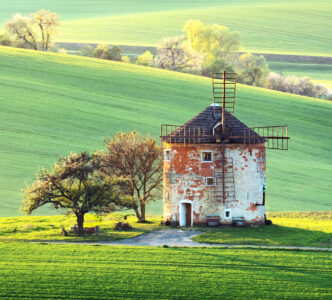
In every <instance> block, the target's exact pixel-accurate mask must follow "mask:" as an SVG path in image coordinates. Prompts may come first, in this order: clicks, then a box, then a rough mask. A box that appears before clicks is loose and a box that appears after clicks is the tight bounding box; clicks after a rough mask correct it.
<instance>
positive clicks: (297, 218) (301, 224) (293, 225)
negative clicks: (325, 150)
mask: <svg viewBox="0 0 332 300" xmlns="http://www.w3.org/2000/svg"><path fill="white" fill-rule="evenodd" d="M268 218H270V219H271V220H272V221H273V225H271V226H261V227H246V228H234V227H218V228H211V227H203V226H202V227H193V229H194V230H200V231H203V232H204V233H203V234H201V235H199V236H197V237H195V238H194V239H195V240H196V241H197V242H202V243H222V244H237V245H248V244H249V245H274V246H311V247H332V226H331V224H332V212H317V213H270V214H268ZM149 220H150V221H151V223H146V224H140V223H137V219H136V217H134V216H129V217H128V222H129V223H130V224H131V225H132V227H133V229H132V230H129V231H115V230H114V225H115V224H116V223H117V222H119V221H123V214H111V215H108V216H106V217H103V218H101V219H98V218H97V217H96V216H95V215H86V222H85V226H86V227H92V226H95V225H99V226H100V235H98V236H96V235H87V236H85V237H77V236H73V235H72V234H70V235H69V236H67V237H63V236H62V235H61V228H62V226H64V227H65V228H66V229H67V230H69V227H70V226H72V225H74V224H76V220H75V217H73V216H70V217H68V216H45V217H37V216H28V217H9V218H0V241H64V242H66V241H67V242H82V241H84V242H98V241H112V240H117V239H123V238H130V237H134V236H136V235H139V234H142V233H144V232H147V231H151V230H156V229H170V228H173V227H167V226H160V221H161V217H156V216H150V218H149ZM188 229H189V228H188Z"/></svg>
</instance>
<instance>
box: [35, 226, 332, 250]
mask: <svg viewBox="0 0 332 300" xmlns="http://www.w3.org/2000/svg"><path fill="white" fill-rule="evenodd" d="M201 233H203V232H201V231H194V230H182V229H165V230H154V231H150V232H147V233H143V234H141V235H138V236H136V237H133V238H128V239H123V240H118V241H111V242H62V241H45V243H52V244H53V243H54V244H81V245H96V244H97V245H108V246H152V247H156V246H164V245H167V246H170V247H171V246H179V247H181V246H186V247H224V248H254V249H290V250H314V251H315V250H316V251H320V250H324V251H332V248H320V247H298V246H259V245H233V244H207V243H197V242H194V241H193V240H192V239H191V238H192V237H194V236H196V235H198V234H201ZM33 243H40V242H33Z"/></svg>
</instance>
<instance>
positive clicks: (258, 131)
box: [160, 72, 289, 224]
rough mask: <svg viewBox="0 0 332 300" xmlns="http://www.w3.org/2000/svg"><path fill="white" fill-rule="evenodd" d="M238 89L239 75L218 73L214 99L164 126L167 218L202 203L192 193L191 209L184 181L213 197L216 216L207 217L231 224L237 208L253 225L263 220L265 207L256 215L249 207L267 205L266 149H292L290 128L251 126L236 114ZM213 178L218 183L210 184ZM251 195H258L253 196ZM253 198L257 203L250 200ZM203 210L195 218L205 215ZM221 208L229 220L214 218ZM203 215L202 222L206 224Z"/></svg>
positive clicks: (215, 79)
mask: <svg viewBox="0 0 332 300" xmlns="http://www.w3.org/2000/svg"><path fill="white" fill-rule="evenodd" d="M235 93H236V74H235V73H228V72H222V73H213V74H212V95H213V103H212V104H211V105H210V106H208V107H207V108H206V109H205V110H203V111H202V112H201V113H199V114H198V115H196V116H195V117H194V118H192V119H191V120H189V121H188V122H186V123H185V124H184V125H182V126H176V125H169V124H162V125H161V134H160V138H161V142H162V145H163V149H164V151H165V156H164V161H165V164H164V179H165V180H164V203H167V202H169V204H167V205H168V206H167V205H166V204H165V206H164V216H165V218H168V217H167V216H169V215H172V216H174V215H175V214H176V210H175V208H176V205H178V208H177V210H179V209H180V211H182V212H183V213H182V215H183V214H187V215H189V214H190V209H189V208H188V207H189V205H192V207H195V205H198V204H197V202H199V200H195V199H196V198H195V197H196V196H186V197H187V198H188V199H189V200H188V201H189V202H185V205H186V208H183V207H182V206H183V203H182V202H181V201H182V200H181V199H182V198H181V197H183V194H184V192H183V191H182V192H180V191H181V189H182V185H183V184H184V185H186V193H192V194H193V195H196V194H197V190H201V193H200V195H208V196H207V197H208V199H211V198H212V199H213V201H212V202H211V201H210V200H206V201H210V202H209V203H210V204H209V205H207V207H210V208H211V207H214V209H215V212H214V214H212V215H211V212H208V211H207V212H205V213H204V214H205V215H204V218H205V219H204V218H203V217H202V218H203V219H202V220H205V221H206V220H208V219H209V220H210V221H211V220H214V221H215V222H219V221H217V219H218V218H219V219H218V220H221V221H220V222H222V223H227V222H229V219H228V218H229V216H227V214H229V213H230V209H231V208H235V207H237V209H236V211H237V213H239V212H240V211H242V212H243V213H242V214H243V216H241V217H239V218H243V219H244V220H246V222H249V223H250V222H251V223H253V222H256V221H253V220H259V222H263V221H262V220H263V217H264V216H265V208H264V209H260V210H259V213H257V215H256V217H255V218H253V219H250V218H251V215H250V214H249V213H247V211H250V210H252V211H253V212H254V211H256V209H257V207H264V205H265V149H266V148H267V149H274V150H288V140H289V136H288V126H287V125H278V126H259V127H252V128H250V127H248V126H246V125H245V124H244V123H242V122H241V121H240V120H239V119H237V118H236V117H235V116H234V110H235ZM253 152H255V154H253ZM241 153H245V154H241ZM172 157H173V158H172ZM249 165H250V166H249ZM206 168H207V169H206ZM246 168H247V170H246ZM188 172H189V173H188ZM188 174H191V175H190V176H189V175H188ZM207 174H208V175H207ZM209 174H210V175H209ZM188 176H189V177H188ZM209 176H210V177H209ZM204 180H205V181H204ZM198 182H201V183H200V184H198ZM204 182H206V184H204ZM208 182H210V183H212V186H210V187H209V185H210V184H208ZM189 183H190V184H189ZM191 189H193V190H192V191H191ZM190 191H191V192H190ZM250 194H252V195H253V196H251V197H249V196H248V195H250ZM165 195H168V196H165ZM169 195H173V196H169ZM191 198H192V199H194V202H192V203H191V202H190V201H191ZM252 198H255V199H256V200H255V202H252V200H250V199H252ZM183 201H184V200H183ZM195 201H196V202H195ZM248 201H249V202H250V201H251V202H250V203H249V204H250V206H249V207H246V205H247V204H248V203H247V202H248ZM181 205H182V206H181ZM199 205H200V207H204V205H203V206H202V205H201V204H199ZM218 205H219V206H218ZM165 207H166V208H165ZM179 207H180V208H179ZM181 207H182V208H181ZM181 209H182V210H181ZM191 209H192V210H193V209H194V208H191ZM172 210H174V211H173V212H172ZM165 211H170V212H169V213H165ZM184 211H186V212H187V213H185V212H184ZM202 211H204V209H203V208H202ZM202 211H200V212H196V213H195V216H197V215H201V214H203V213H202ZM220 211H224V212H225V216H224V218H222V216H220V215H219V216H218V218H217V217H216V218H215V219H213V218H214V217H215V216H216V215H215V214H217V215H218V212H220ZM197 218H198V219H197V220H196V221H195V222H196V223H200V222H202V220H201V219H200V217H197ZM211 218H212V219H211ZM191 222H192V221H191ZM257 222H258V221H257ZM180 223H181V222H180ZM185 223H186V224H187V223H190V222H189V221H188V220H187V222H185ZM182 224H184V223H183V222H182Z"/></svg>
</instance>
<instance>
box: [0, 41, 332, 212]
mask: <svg viewBox="0 0 332 300" xmlns="http://www.w3.org/2000/svg"><path fill="white" fill-rule="evenodd" d="M0 87H1V94H0V216H14V215H18V214H19V211H18V209H19V207H20V205H21V198H22V194H21V189H22V188H24V187H25V182H27V183H32V181H33V178H34V175H35V173H36V172H37V171H38V169H39V168H40V167H50V166H52V164H53V162H54V161H55V160H57V159H58V157H59V156H60V155H66V154H68V153H70V152H71V151H80V150H89V151H95V150H98V149H101V148H102V146H103V138H104V137H107V136H111V135H112V134H115V133H117V132H118V131H121V130H122V131H129V130H134V129H135V130H138V131H140V132H142V133H144V134H145V133H150V134H151V135H152V136H154V137H156V138H157V137H158V135H159V132H160V124H161V123H170V124H182V123H184V122H185V121H187V120H188V119H190V118H191V117H193V116H194V115H196V114H197V113H199V112H200V111H201V110H202V109H204V108H205V107H206V106H208V105H209V104H210V103H211V98H212V95H211V82H210V79H208V78H204V77H199V76H193V75H188V74H182V73H176V72H170V71H165V70H159V69H153V68H149V67H142V66H137V65H132V64H125V63H121V62H111V61H105V60H98V59H92V58H85V57H75V56H70V55H60V54H53V53H43V52H34V51H29V50H21V49H14V48H7V47H0ZM235 115H236V116H237V117H238V118H239V119H240V120H242V121H244V122H245V123H247V124H248V125H249V126H255V125H261V126H264V125H278V124H288V125H289V133H290V136H291V140H290V150H289V151H273V150H271V151H268V153H267V208H268V210H270V211H294V210H297V211H309V210H316V211H317V210H331V208H332V189H331V176H332V157H331V147H332V139H331V132H332V103H331V102H327V101H323V100H316V99H312V98H306V97H301V96H296V95H290V94H284V93H280V92H274V91H269V90H264V89H260V88H254V87H249V86H244V85H238V89H237V97H236V110H235ZM160 211H161V203H160V202H157V203H155V205H154V209H153V210H151V212H160ZM50 213H54V211H52V210H49V209H47V208H44V209H40V210H39V211H37V212H36V214H50Z"/></svg>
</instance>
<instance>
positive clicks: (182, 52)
mask: <svg viewBox="0 0 332 300" xmlns="http://www.w3.org/2000/svg"><path fill="white" fill-rule="evenodd" d="M185 39H186V38H185V37H184V36H174V37H167V38H163V39H162V40H161V41H160V42H159V46H158V49H157V51H158V57H159V59H158V62H157V64H158V66H159V67H160V68H162V69H168V70H174V71H191V72H193V71H197V72H198V71H200V70H201V68H202V62H203V56H202V55H201V54H199V53H198V52H197V51H195V50H194V49H193V48H192V47H191V46H190V45H186V44H185V43H184V42H185Z"/></svg>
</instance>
